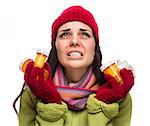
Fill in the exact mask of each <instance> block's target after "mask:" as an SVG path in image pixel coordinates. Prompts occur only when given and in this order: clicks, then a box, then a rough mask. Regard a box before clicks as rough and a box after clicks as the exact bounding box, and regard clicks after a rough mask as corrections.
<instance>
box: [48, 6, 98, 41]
mask: <svg viewBox="0 0 150 126" xmlns="http://www.w3.org/2000/svg"><path fill="white" fill-rule="evenodd" d="M71 21H80V22H83V23H85V24H87V25H88V26H90V27H91V28H92V30H93V34H94V37H95V40H96V42H98V43H99V36H98V26H97V23H96V22H95V19H94V17H93V15H92V14H91V13H90V12H89V11H88V10H86V9H84V8H83V7H81V6H71V7H69V8H67V9H65V10H64V11H63V12H62V13H61V15H60V16H59V17H58V18H57V19H56V20H55V21H54V23H53V25H52V36H51V39H52V42H53V41H55V37H56V35H57V31H58V28H59V27H60V26H61V25H63V24H65V23H67V22H71Z"/></svg>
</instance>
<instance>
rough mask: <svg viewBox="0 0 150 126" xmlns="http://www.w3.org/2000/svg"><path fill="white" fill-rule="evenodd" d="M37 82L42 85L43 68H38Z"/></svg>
mask: <svg viewBox="0 0 150 126" xmlns="http://www.w3.org/2000/svg"><path fill="white" fill-rule="evenodd" d="M38 82H39V84H40V85H42V84H43V82H44V68H41V69H40V72H39V74H38Z"/></svg>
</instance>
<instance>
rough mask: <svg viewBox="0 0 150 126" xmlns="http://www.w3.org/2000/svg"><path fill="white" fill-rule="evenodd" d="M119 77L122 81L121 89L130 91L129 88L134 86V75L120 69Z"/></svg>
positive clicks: (129, 71)
mask: <svg viewBox="0 0 150 126" xmlns="http://www.w3.org/2000/svg"><path fill="white" fill-rule="evenodd" d="M120 75H121V77H122V80H123V84H122V87H123V88H125V89H128V90H129V89H131V87H132V86H133V85H134V75H133V73H132V71H131V70H127V69H125V68H124V69H122V70H121V71H120Z"/></svg>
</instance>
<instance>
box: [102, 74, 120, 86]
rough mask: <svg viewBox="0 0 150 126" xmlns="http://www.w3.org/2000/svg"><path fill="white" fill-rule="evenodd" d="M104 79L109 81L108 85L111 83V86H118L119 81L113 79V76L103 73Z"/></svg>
mask: <svg viewBox="0 0 150 126" xmlns="http://www.w3.org/2000/svg"><path fill="white" fill-rule="evenodd" d="M105 79H106V80H107V82H108V83H109V85H111V86H112V87H118V86H119V83H118V82H117V81H116V80H115V78H114V77H112V76H110V75H108V74H105Z"/></svg>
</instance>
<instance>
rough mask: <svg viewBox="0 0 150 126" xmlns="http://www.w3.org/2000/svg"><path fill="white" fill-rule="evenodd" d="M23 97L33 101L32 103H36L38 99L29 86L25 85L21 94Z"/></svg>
mask: <svg viewBox="0 0 150 126" xmlns="http://www.w3.org/2000/svg"><path fill="white" fill-rule="evenodd" d="M21 99H23V100H25V101H29V100H30V101H32V103H34V104H36V103H37V101H38V99H37V97H36V96H35V95H34V94H33V93H32V91H31V89H30V88H29V87H28V86H25V87H24V89H23V92H22V95H21Z"/></svg>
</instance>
